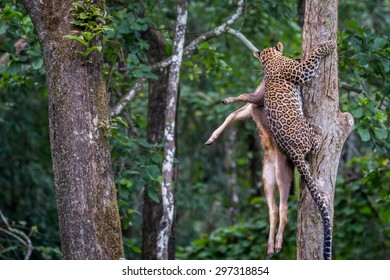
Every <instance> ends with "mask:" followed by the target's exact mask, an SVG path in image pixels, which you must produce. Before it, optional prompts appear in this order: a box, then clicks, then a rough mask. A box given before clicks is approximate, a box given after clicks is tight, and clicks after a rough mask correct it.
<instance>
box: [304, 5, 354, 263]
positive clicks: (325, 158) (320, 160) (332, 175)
mask: <svg viewBox="0 0 390 280" xmlns="http://www.w3.org/2000/svg"><path fill="white" fill-rule="evenodd" d="M337 5H338V1H337V0H330V1H320V0H307V1H306V5H305V20H304V29H303V42H302V45H303V54H302V58H303V59H305V58H306V57H307V56H308V55H309V53H310V52H311V51H312V50H313V49H314V48H315V47H317V46H318V45H319V44H320V43H324V42H326V41H328V40H334V41H336V40H337V21H338V18H337ZM337 61H338V58H337V52H336V51H335V52H333V53H332V54H330V55H329V56H327V57H325V58H324V59H323V62H322V63H321V65H320V67H319V68H318V70H317V74H316V76H315V78H313V79H312V80H311V81H310V82H308V83H307V84H305V85H304V86H303V88H302V99H303V104H304V108H303V109H304V112H305V116H306V118H307V119H308V121H309V122H310V123H313V124H316V125H319V126H320V127H321V128H322V137H323V144H322V146H321V149H320V151H319V153H318V154H317V155H316V156H309V163H310V166H311V172H312V175H313V178H315V179H322V180H323V182H324V186H323V187H322V189H320V192H322V193H323V194H324V197H325V200H326V202H327V205H328V209H329V212H330V215H331V224H332V226H333V201H334V192H335V187H336V175H337V167H338V164H339V160H340V154H341V150H342V147H343V145H344V142H345V140H346V138H347V137H348V135H349V133H350V132H351V130H352V126H353V118H352V116H351V115H350V114H349V113H341V112H340V110H339V94H338V68H337ZM323 238H324V235H323V226H322V221H321V217H320V214H319V210H318V208H317V206H316V204H315V203H314V201H313V199H312V197H311V195H310V193H309V191H308V189H307V187H306V186H304V185H303V184H302V182H301V188H300V196H299V202H298V232H297V258H298V259H322V258H323Z"/></svg>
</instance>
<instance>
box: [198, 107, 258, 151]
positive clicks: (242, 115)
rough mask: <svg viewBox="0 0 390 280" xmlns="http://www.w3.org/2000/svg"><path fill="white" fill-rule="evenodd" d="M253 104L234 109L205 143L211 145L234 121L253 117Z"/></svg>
mask: <svg viewBox="0 0 390 280" xmlns="http://www.w3.org/2000/svg"><path fill="white" fill-rule="evenodd" d="M252 106H253V105H252V104H246V105H245V106H243V107H241V108H240V109H238V110H236V111H234V112H233V113H231V114H230V115H229V116H228V117H227V118H226V119H225V121H224V122H223V124H222V125H221V126H220V127H218V128H217V129H216V130H215V131H214V132H213V134H211V136H210V138H209V140H207V142H206V143H205V144H206V145H211V144H212V143H213V142H214V141H215V140H216V139H217V138H218V137H219V135H220V134H221V133H222V131H223V130H224V129H225V128H226V127H228V126H229V125H230V124H231V123H232V122H234V121H237V120H242V119H246V118H249V117H251V116H252V115H251V112H252Z"/></svg>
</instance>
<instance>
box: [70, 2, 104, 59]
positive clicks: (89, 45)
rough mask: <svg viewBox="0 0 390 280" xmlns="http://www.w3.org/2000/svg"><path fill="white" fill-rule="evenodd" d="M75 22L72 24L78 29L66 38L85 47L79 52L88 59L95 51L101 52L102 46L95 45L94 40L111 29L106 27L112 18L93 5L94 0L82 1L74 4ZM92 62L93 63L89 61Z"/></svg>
mask: <svg viewBox="0 0 390 280" xmlns="http://www.w3.org/2000/svg"><path fill="white" fill-rule="evenodd" d="M72 10H73V17H74V20H73V21H71V23H72V24H73V25H74V26H76V27H77V28H78V30H74V31H72V32H71V34H68V35H66V36H64V37H66V38H69V39H71V40H75V41H77V42H79V43H80V44H82V45H83V46H84V50H83V51H77V52H78V53H80V54H81V55H82V56H83V57H84V59H87V57H88V56H89V54H90V53H91V52H93V51H95V50H96V51H99V52H100V51H101V50H102V45H94V42H93V40H94V39H95V38H96V37H97V36H98V35H100V34H102V33H104V32H105V31H107V30H110V28H109V27H108V26H107V25H106V23H107V21H108V20H110V19H111V18H112V17H111V16H110V15H108V14H107V13H106V12H105V11H104V10H102V9H100V8H99V7H98V6H97V5H95V4H94V3H93V0H81V1H76V2H74V3H73V4H72ZM88 62H91V61H88Z"/></svg>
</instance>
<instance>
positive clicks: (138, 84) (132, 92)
mask: <svg viewBox="0 0 390 280" xmlns="http://www.w3.org/2000/svg"><path fill="white" fill-rule="evenodd" d="M145 80H146V79H145V78H139V79H138V80H137V81H136V82H135V84H134V86H133V87H132V89H131V90H130V91H129V92H128V93H127V94H126V95H125V96H123V97H122V98H121V100H120V101H119V102H118V103H117V104H116V105H115V106H114V107H113V108H112V109H111V112H110V116H111V117H115V116H118V115H119V114H120V113H122V111H123V109H124V108H125V106H126V105H127V103H129V102H130V101H131V100H132V99H133V98H134V96H135V95H136V94H137V92H139V91H140V90H141V87H142V84H143V83H144V81H145Z"/></svg>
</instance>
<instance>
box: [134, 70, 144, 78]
mask: <svg viewBox="0 0 390 280" xmlns="http://www.w3.org/2000/svg"><path fill="white" fill-rule="evenodd" d="M143 75H144V72H143V71H142V70H141V69H136V70H134V71H133V76H134V77H135V78H141V77H142V76H143Z"/></svg>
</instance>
